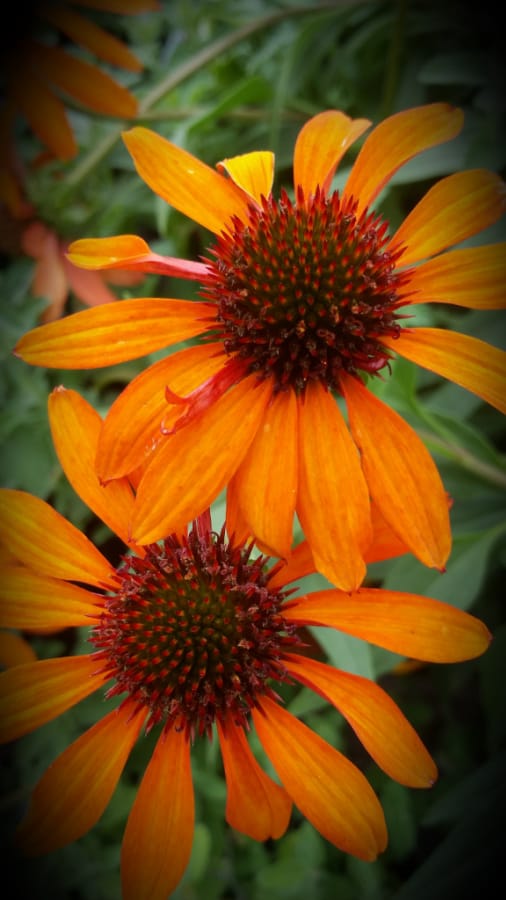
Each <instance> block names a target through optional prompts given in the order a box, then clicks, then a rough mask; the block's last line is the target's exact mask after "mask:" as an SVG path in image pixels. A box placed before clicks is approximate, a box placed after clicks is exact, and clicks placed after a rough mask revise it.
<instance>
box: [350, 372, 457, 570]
mask: <svg viewBox="0 0 506 900" xmlns="http://www.w3.org/2000/svg"><path fill="white" fill-rule="evenodd" d="M341 387H342V390H343V393H344V396H345V398H346V403H347V406H348V415H349V421H350V428H351V432H352V434H353V437H354V439H355V443H356V444H357V446H358V447H359V449H360V452H361V457H362V468H363V470H364V472H365V477H366V479H367V484H368V485H369V489H370V491H371V494H372V496H373V498H374V501H375V503H376V504H377V505H378V507H379V509H380V510H381V512H382V514H383V516H384V517H385V519H386V520H387V522H388V523H389V524H390V527H391V528H392V529H393V530H394V531H395V532H396V533H397V534H398V535H399V537H400V538H402V539H403V540H404V541H405V542H406V544H407V545H408V547H410V549H411V550H412V551H413V553H414V554H415V556H417V557H418V559H419V560H420V561H421V562H423V563H424V564H425V565H426V566H432V567H434V568H437V569H442V568H444V565H445V563H446V561H447V559H448V556H449V554H450V550H451V529H450V517H449V514H448V501H447V498H446V492H445V489H444V487H443V484H442V481H441V478H440V475H439V472H438V470H437V467H436V465H435V463H434V460H433V459H432V457H431V455H430V453H429V451H428V450H427V448H426V447H425V445H424V444H423V443H422V441H421V440H420V438H419V437H418V435H417V433H416V432H415V431H414V430H413V428H411V426H410V425H408V424H407V422H405V421H404V419H402V417H401V416H400V415H399V414H398V413H396V412H395V411H394V410H393V409H390V407H388V406H386V404H385V403H383V402H382V401H381V400H379V399H378V397H375V396H374V394H373V393H372V392H371V391H369V390H368V389H367V388H366V387H364V385H363V384H362V382H361V381H359V380H358V379H357V378H352V377H350V376H343V377H342V378H341Z"/></svg>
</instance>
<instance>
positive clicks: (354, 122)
mask: <svg viewBox="0 0 506 900" xmlns="http://www.w3.org/2000/svg"><path fill="white" fill-rule="evenodd" d="M370 125H371V122H369V120H368V119H350V117H349V116H346V115H345V114H344V113H342V112H340V111H339V110H337V109H329V110H327V111H326V112H321V113H318V115H316V116H313V118H312V119H309V122H306V124H305V125H304V126H303V127H302V128H301V130H300V131H299V134H298V136H297V140H296V142H295V149H294V154H293V181H294V185H295V191H297V188H298V187H299V185H300V187H301V188H302V190H303V191H304V198H305V200H306V201H307V200H308V199H309V197H311V196H313V195H314V194H315V193H316V189H317V187H319V188H320V189H321V190H323V192H324V193H325V194H326V193H327V192H328V190H329V188H330V183H331V181H332V179H333V177H334V172H335V171H336V169H337V166H338V165H339V162H340V161H341V159H342V157H343V156H344V154H345V153H346V151H347V149H348V147H350V146H351V145H352V144H353V143H354V142H355V141H356V140H357V138H359V137H360V135H361V134H363V133H364V131H366V130H367V129H368V128H369V126H370Z"/></svg>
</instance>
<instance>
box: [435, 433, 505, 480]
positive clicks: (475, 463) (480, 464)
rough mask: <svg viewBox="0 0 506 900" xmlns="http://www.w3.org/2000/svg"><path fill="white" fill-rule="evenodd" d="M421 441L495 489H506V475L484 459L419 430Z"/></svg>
mask: <svg viewBox="0 0 506 900" xmlns="http://www.w3.org/2000/svg"><path fill="white" fill-rule="evenodd" d="M418 434H419V436H420V437H421V439H422V440H423V441H424V442H425V443H426V444H427V446H428V447H429V449H431V450H435V451H436V452H439V453H442V454H443V455H444V456H446V457H447V458H448V459H451V460H453V461H454V462H456V463H457V464H458V465H460V466H461V467H462V468H463V469H466V470H467V471H468V472H472V473H473V474H474V475H477V476H478V477H479V478H482V479H483V480H484V481H487V482H489V484H493V485H494V487H500V488H506V473H505V472H503V470H502V469H499V468H498V467H497V466H494V465H492V464H491V463H487V462H485V461H484V460H482V459H478V457H476V456H474V454H473V453H470V451H469V450H466V449H465V448H464V447H461V446H458V445H457V444H454V443H453V442H451V441H448V440H444V439H443V438H440V437H436V436H435V435H434V434H432V433H430V432H428V431H424V430H420V429H418Z"/></svg>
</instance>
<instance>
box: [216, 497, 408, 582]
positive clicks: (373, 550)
mask: <svg viewBox="0 0 506 900" xmlns="http://www.w3.org/2000/svg"><path fill="white" fill-rule="evenodd" d="M229 487H230V486H229ZM371 522H372V534H373V536H372V541H371V543H370V545H369V546H368V548H367V550H366V551H365V553H364V561H365V562H366V563H372V562H380V561H381V560H384V559H391V558H392V557H395V556H402V555H403V554H404V553H407V552H408V547H407V545H406V543H405V542H404V541H403V539H402V537H399V536H398V535H396V534H395V532H393V531H392V529H391V527H390V525H389V524H388V522H387V521H386V519H385V518H384V516H382V515H381V513H380V511H379V510H378V507H377V506H376V504H375V503H371ZM227 531H228V528H227ZM228 533H229V534H231V532H230V531H228ZM313 572H316V566H315V564H314V559H313V554H312V553H311V547H310V546H309V544H308V542H307V541H302V543H300V544H297V546H296V547H295V548H294V550H293V551H292V553H291V556H290V559H289V560H288V561H287V562H286V563H284V564H283V565H281V566H276V567H275V571H274V574H273V575H272V577H271V578H269V587H284V586H285V585H287V584H290V583H291V582H293V581H298V580H299V579H300V578H304V577H305V576H306V575H312V574H313Z"/></svg>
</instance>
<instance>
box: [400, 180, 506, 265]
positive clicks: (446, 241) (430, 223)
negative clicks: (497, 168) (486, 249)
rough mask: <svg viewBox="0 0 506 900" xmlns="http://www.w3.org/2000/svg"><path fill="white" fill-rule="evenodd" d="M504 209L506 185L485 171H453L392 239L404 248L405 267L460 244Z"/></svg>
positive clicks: (423, 201) (401, 258)
mask: <svg viewBox="0 0 506 900" xmlns="http://www.w3.org/2000/svg"><path fill="white" fill-rule="evenodd" d="M505 209H506V185H505V183H504V181H503V180H502V178H500V177H499V175H496V174H495V173H494V172H488V171H487V170H486V169H472V170H470V171H469V172H456V173H455V174H454V175H448V176H447V178H442V179H441V181H438V182H437V183H436V184H435V185H434V186H433V187H432V188H431V189H430V190H429V191H427V193H426V194H425V196H424V197H422V199H421V200H420V202H419V203H417V205H416V206H415V207H414V209H413V210H412V211H411V212H410V213H409V215H408V216H406V218H405V219H404V221H403V223H402V225H401V226H400V228H399V229H398V230H397V231H396V233H395V234H394V236H393V238H392V240H391V242H390V243H391V246H392V247H405V249H404V251H403V252H401V254H400V256H399V257H398V258H397V261H396V265H397V266H404V265H407V264H408V263H413V262H418V261H419V260H421V259H426V258H427V257H429V256H434V255H435V254H436V253H440V252H441V251H442V250H445V249H446V248H447V247H453V246H454V244H459V243H460V242H461V241H464V240H466V238H468V237H471V236H472V235H473V234H478V232H480V231H483V230H484V229H485V228H487V227H488V226H489V225H492V224H493V223H494V222H496V221H497V220H498V219H499V218H500V216H501V215H502V214H503V213H504V211H505Z"/></svg>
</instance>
